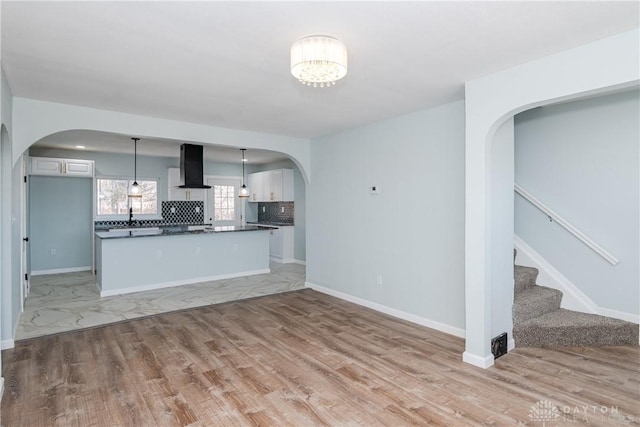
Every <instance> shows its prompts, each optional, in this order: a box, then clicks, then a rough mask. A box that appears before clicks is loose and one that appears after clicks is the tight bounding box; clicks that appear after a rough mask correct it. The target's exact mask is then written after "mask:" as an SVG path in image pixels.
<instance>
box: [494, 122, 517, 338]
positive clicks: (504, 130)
mask: <svg viewBox="0 0 640 427" xmlns="http://www.w3.org/2000/svg"><path fill="white" fill-rule="evenodd" d="M489 164H490V170H491V175H490V178H489V179H490V183H489V184H490V188H491V190H492V191H491V198H490V200H489V211H490V215H489V218H490V221H491V222H492V229H493V230H494V231H493V234H492V235H491V236H490V240H489V242H490V247H491V253H492V254H493V256H492V257H491V270H490V277H491V279H490V282H491V285H492V288H491V336H492V337H495V336H497V335H499V334H501V333H503V332H506V333H507V334H508V338H509V339H512V338H513V336H512V335H513V314H512V307H513V292H514V283H513V174H514V172H513V118H511V119H509V120H507V121H506V122H505V123H504V124H503V125H502V126H500V128H499V129H498V130H497V131H496V135H495V137H494V139H493V142H492V145H491V156H490V158H489ZM505 194H507V195H510V197H509V196H507V197H505ZM493 225H495V227H494V226H493Z"/></svg>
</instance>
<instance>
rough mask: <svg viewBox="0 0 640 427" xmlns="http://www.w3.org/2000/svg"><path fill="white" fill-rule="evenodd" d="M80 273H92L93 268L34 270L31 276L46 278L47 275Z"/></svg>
mask: <svg viewBox="0 0 640 427" xmlns="http://www.w3.org/2000/svg"><path fill="white" fill-rule="evenodd" d="M78 271H91V266H90V265H86V266H84V267H69V268H54V269H52V270H33V271H32V272H31V275H32V276H44V275H45V274H61V273H75V272H78Z"/></svg>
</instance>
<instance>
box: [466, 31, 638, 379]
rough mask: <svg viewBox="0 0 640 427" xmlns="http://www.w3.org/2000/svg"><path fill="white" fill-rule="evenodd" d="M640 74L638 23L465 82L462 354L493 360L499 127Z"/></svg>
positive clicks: (480, 361)
mask: <svg viewBox="0 0 640 427" xmlns="http://www.w3.org/2000/svg"><path fill="white" fill-rule="evenodd" d="M639 79H640V30H638V29H635V30H632V31H628V32H626V33H622V34H618V35H615V36H612V37H608V38H606V39H603V40H599V41H596V42H593V43H589V44H587V45H584V46H580V47H577V48H575V49H569V50H566V51H563V52H559V53H557V54H554V55H550V56H546V57H544V58H540V59H538V60H535V61H531V62H528V63H526V64H522V65H519V66H516V67H513V68H509V69H507V70H504V71H500V72H497V73H494V74H491V75H488V76H485V77H482V78H480V79H477V80H473V81H469V82H466V84H465V106H466V116H465V117H466V119H465V123H466V137H465V195H466V196H465V259H466V261H465V297H466V301H467V305H466V344H465V347H466V348H465V353H464V354H463V360H464V361H466V362H468V363H471V364H473V365H476V366H480V367H485V368H486V367H489V366H491V365H492V364H493V356H492V355H491V349H490V340H491V317H492V314H491V298H490V295H491V293H492V284H491V281H490V277H491V266H492V263H493V262H492V257H493V256H494V253H493V251H492V249H491V247H490V236H492V235H493V234H494V232H495V230H494V229H495V228H496V227H505V226H504V225H500V224H499V223H497V222H495V221H491V218H490V217H491V212H490V200H491V198H492V195H491V192H492V191H493V190H494V188H493V187H492V186H489V184H488V181H489V176H490V167H491V166H490V163H489V162H488V159H489V157H490V147H491V142H492V141H493V138H494V135H495V132H496V130H497V129H498V128H499V127H500V126H501V125H502V124H503V123H504V121H505V120H508V119H509V118H511V117H513V115H515V114H517V113H520V112H522V111H525V110H528V109H530V108H534V107H536V106H540V105H547V104H550V103H554V102H555V103H557V102H561V101H566V100H569V99H575V98H577V97H581V96H582V97H584V96H588V95H594V94H596V93H602V92H606V91H611V90H616V89H621V88H626V87H631V86H633V85H637V84H638V80H639ZM499 188H502V186H501V185H499V186H497V187H496V188H495V190H498V189H499ZM509 193H510V192H509ZM500 197H505V198H507V197H513V195H512V194H508V193H507V192H503V194H502V196H500ZM505 268H506V267H505Z"/></svg>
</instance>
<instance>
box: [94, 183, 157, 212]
mask: <svg viewBox="0 0 640 427" xmlns="http://www.w3.org/2000/svg"><path fill="white" fill-rule="evenodd" d="M132 184H133V180H132V179H122V178H97V179H96V190H97V191H96V194H97V199H96V216H97V217H99V218H101V219H107V218H109V219H127V218H129V208H130V207H131V208H133V214H134V215H135V216H137V217H138V218H139V217H147V218H157V217H158V181H157V180H140V179H139V180H138V185H140V188H141V189H142V191H141V194H142V197H140V198H129V197H128V194H129V188H131V185H132Z"/></svg>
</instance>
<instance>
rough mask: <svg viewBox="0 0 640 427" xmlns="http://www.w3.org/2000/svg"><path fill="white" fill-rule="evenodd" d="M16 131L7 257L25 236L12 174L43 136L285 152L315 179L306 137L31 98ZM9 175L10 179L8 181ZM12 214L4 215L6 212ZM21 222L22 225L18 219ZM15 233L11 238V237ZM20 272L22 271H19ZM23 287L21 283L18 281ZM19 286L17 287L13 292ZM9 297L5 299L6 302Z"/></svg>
mask: <svg viewBox="0 0 640 427" xmlns="http://www.w3.org/2000/svg"><path fill="white" fill-rule="evenodd" d="M12 101H13V102H12V110H11V111H12V116H13V119H12V122H11V123H12V127H11V131H12V132H11V136H12V138H11V140H8V139H7V143H6V144H4V143H3V146H2V149H3V151H2V162H3V163H2V168H1V170H0V171H1V172H0V173H2V174H3V175H2V186H3V187H7V188H6V191H5V189H3V192H2V209H0V210H2V212H3V215H2V220H3V226H2V231H3V237H5V238H4V239H2V241H3V244H4V242H5V241H6V245H7V247H8V250H5V251H4V253H7V254H9V255H10V254H11V248H18V247H19V245H20V243H21V235H20V234H19V233H14V232H12V225H11V214H12V213H11V200H12V198H13V196H12V190H11V187H12V185H13V186H15V187H16V188H18V186H16V183H18V182H21V177H20V176H12V172H13V171H17V170H21V167H22V163H21V162H22V160H23V159H24V154H25V153H27V152H28V150H29V149H30V147H32V146H33V145H34V144H35V143H36V142H38V141H42V140H43V139H44V138H47V137H50V136H54V135H56V134H60V133H61V132H69V131H76V130H90V131H94V132H105V133H117V134H121V135H126V136H127V137H129V136H140V137H142V138H149V139H154V138H158V139H172V140H175V141H182V142H192V143H197V144H200V145H203V146H205V147H206V146H208V145H217V146H224V147H227V148H229V149H231V148H233V149H237V148H247V149H255V150H270V151H274V152H279V153H283V155H284V156H286V157H287V158H289V159H291V162H293V164H295V165H296V166H297V167H298V169H299V171H300V174H301V177H302V179H301V180H302V182H304V184H305V186H306V185H307V184H308V182H309V180H310V158H309V153H310V141H309V140H307V139H301V138H293V137H287V136H279V135H271V134H264V133H259V132H250V131H241V130H234V129H225V128H216V127H213V126H207V125H200V124H194V123H186V122H178V121H172V120H165V119H158V118H153V117H146V116H139V115H133V114H126V113H119V112H113V111H106V110H98V109H93V108H87V107H79V106H72V105H66V104H57V103H52V102H45V101H38V100H31V99H25V98H18V97H14V98H13V99H12ZM239 164H240V152H239V151H238V165H239ZM5 177H6V179H5ZM15 204H16V206H18V209H19V210H18V211H16V215H19V214H21V212H20V209H21V206H23V205H24V200H23V201H17V202H16V203H15ZM5 209H6V210H7V212H8V213H6V214H5V213H4V210H5ZM16 223H18V221H16ZM8 234H11V239H9V238H6V237H7V236H8ZM14 258H15V259H14V261H12V262H13V263H14V264H16V263H17V264H16V265H17V266H18V267H19V258H20V257H19V256H15V257H14ZM5 266H6V264H4V265H3V266H2V269H1V270H0V275H6V274H8V275H9V276H11V274H12V272H11V268H9V269H6V268H5ZM16 271H18V272H19V268H18V270H16ZM17 283H19V280H18V281H17ZM7 284H11V280H10V277H9V281H5V282H3V293H5V294H6V293H8V292H13V293H15V294H16V295H19V293H20V288H19V285H17V286H18V287H16V286H13V285H11V286H8V285H7ZM13 288H16V289H13ZM5 297H6V296H5V295H3V298H5ZM8 304H9V303H8V302H7V300H6V299H5V300H3V307H4V311H3V312H2V316H3V322H2V343H3V346H4V347H5V348H10V347H11V346H12V345H13V333H14V327H15V325H16V324H17V320H18V316H19V312H20V310H19V308H18V310H17V311H15V312H9V310H7V306H8Z"/></svg>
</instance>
